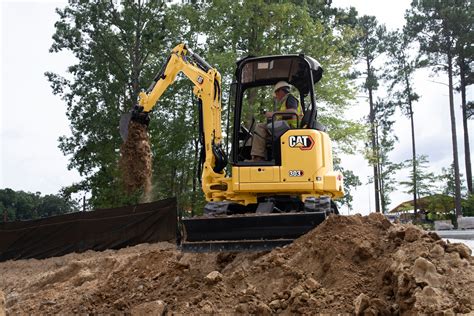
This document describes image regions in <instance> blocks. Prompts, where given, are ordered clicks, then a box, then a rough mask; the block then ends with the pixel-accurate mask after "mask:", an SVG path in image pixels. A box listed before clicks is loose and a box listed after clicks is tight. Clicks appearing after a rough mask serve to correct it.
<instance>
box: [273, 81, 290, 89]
mask: <svg viewBox="0 0 474 316" xmlns="http://www.w3.org/2000/svg"><path fill="white" fill-rule="evenodd" d="M285 87H286V88H288V90H290V87H291V86H290V84H289V83H288V82H286V81H278V82H277V83H276V85H275V87H274V88H273V92H276V91H277V90H278V89H281V88H285Z"/></svg>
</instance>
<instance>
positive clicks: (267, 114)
mask: <svg viewBox="0 0 474 316" xmlns="http://www.w3.org/2000/svg"><path fill="white" fill-rule="evenodd" d="M272 116H273V112H265V117H267V118H272Z"/></svg>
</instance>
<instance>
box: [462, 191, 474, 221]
mask: <svg viewBox="0 0 474 316" xmlns="http://www.w3.org/2000/svg"><path fill="white" fill-rule="evenodd" d="M462 215H463V216H466V217H467V216H473V217H474V194H469V195H468V196H467V198H466V199H465V200H463V201H462Z"/></svg>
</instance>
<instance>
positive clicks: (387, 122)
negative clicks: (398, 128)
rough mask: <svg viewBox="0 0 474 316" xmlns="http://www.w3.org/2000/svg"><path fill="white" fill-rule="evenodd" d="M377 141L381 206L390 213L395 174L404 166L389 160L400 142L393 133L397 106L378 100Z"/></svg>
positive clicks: (375, 119)
mask: <svg viewBox="0 0 474 316" xmlns="http://www.w3.org/2000/svg"><path fill="white" fill-rule="evenodd" d="M374 112H375V118H374V124H375V140H376V146H377V160H376V163H377V171H378V175H379V177H378V180H379V185H378V187H379V192H380V205H381V208H382V211H383V212H384V213H385V212H387V211H388V205H389V204H390V202H391V199H390V195H391V193H392V192H394V191H395V189H396V186H395V184H396V181H395V178H394V177H395V174H396V172H397V171H398V170H400V169H401V168H402V164H400V163H393V162H392V161H390V159H389V153H390V152H391V151H392V150H393V148H394V145H395V142H396V141H397V140H398V138H397V137H396V135H394V133H393V124H394V123H395V121H394V120H393V114H394V113H395V104H394V103H392V102H385V101H383V100H381V99H378V100H377V102H375V111H374Z"/></svg>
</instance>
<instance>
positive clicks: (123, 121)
mask: <svg viewBox="0 0 474 316" xmlns="http://www.w3.org/2000/svg"><path fill="white" fill-rule="evenodd" d="M131 119H132V112H128V113H125V114H122V116H121V117H120V123H119V128H120V136H122V139H123V141H126V140H127V137H128V125H129V124H130V120H131Z"/></svg>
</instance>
